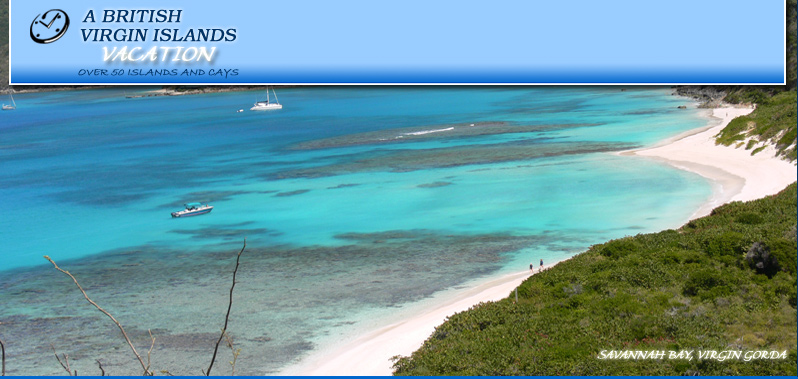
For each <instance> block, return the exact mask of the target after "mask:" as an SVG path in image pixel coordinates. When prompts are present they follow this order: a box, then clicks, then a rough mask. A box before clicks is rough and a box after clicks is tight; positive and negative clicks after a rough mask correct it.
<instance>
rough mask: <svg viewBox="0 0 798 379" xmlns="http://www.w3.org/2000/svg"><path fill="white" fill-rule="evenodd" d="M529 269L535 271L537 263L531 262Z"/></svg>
mask: <svg viewBox="0 0 798 379" xmlns="http://www.w3.org/2000/svg"><path fill="white" fill-rule="evenodd" d="M529 271H532V272H534V271H535V264H534V263H530V264H529Z"/></svg>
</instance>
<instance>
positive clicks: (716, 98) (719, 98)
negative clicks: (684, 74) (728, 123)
mask: <svg viewBox="0 0 798 379" xmlns="http://www.w3.org/2000/svg"><path fill="white" fill-rule="evenodd" d="M674 89H675V90H676V92H675V93H676V94H677V95H679V96H685V97H689V98H692V99H695V100H696V101H698V102H700V103H701V104H700V105H699V106H698V107H699V108H719V107H720V106H721V105H722V104H723V99H724V98H725V97H726V91H724V90H721V89H719V88H718V87H715V86H676V87H674Z"/></svg>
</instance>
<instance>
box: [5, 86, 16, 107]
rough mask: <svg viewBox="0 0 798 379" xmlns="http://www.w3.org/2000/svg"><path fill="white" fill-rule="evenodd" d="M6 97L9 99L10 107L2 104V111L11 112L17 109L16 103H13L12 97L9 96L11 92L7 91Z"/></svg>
mask: <svg viewBox="0 0 798 379" xmlns="http://www.w3.org/2000/svg"><path fill="white" fill-rule="evenodd" d="M8 96H10V97H11V105H8V104H3V110H4V111H13V110H14V109H17V103H15V102H14V95H12V94H11V90H8Z"/></svg>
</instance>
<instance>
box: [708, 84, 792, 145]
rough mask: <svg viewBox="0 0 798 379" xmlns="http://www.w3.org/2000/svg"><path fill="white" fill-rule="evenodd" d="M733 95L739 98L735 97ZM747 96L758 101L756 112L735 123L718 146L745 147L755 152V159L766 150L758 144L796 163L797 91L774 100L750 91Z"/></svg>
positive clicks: (737, 119) (718, 137) (774, 96)
mask: <svg viewBox="0 0 798 379" xmlns="http://www.w3.org/2000/svg"><path fill="white" fill-rule="evenodd" d="M752 94H753V95H752ZM733 95H734V96H737V94H736V93H735V94H733ZM733 95H729V96H726V98H727V99H728V98H729V97H730V96H733ZM746 95H748V96H753V97H756V98H757V100H756V104H757V108H756V109H755V110H754V111H753V112H751V114H748V115H745V116H740V117H737V118H735V119H734V120H732V121H731V122H730V123H729V125H727V126H726V127H725V128H724V129H723V131H721V133H720V134H719V135H718V136H717V143H719V144H723V145H726V146H736V147H743V145H744V146H745V148H746V149H747V150H751V149H753V151H752V152H751V154H752V155H753V154H756V153H758V152H759V151H758V150H759V148H760V147H763V146H759V147H757V144H762V145H774V146H775V147H776V149H777V151H778V154H779V155H781V156H784V157H786V158H788V159H789V160H791V161H794V160H795V159H796V151H795V144H796V131H795V128H796V123H798V119H796V96H795V89H793V90H791V91H785V92H780V93H777V94H775V95H772V96H767V95H765V94H764V92H761V91H750V92H748V93H746ZM735 99H737V98H735ZM755 147H756V148H755Z"/></svg>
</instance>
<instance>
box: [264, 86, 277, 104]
mask: <svg viewBox="0 0 798 379" xmlns="http://www.w3.org/2000/svg"><path fill="white" fill-rule="evenodd" d="M267 92H268V91H267ZM272 93H273V94H274V101H276V102H277V104H280V99H278V98H277V92H274V87H272Z"/></svg>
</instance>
